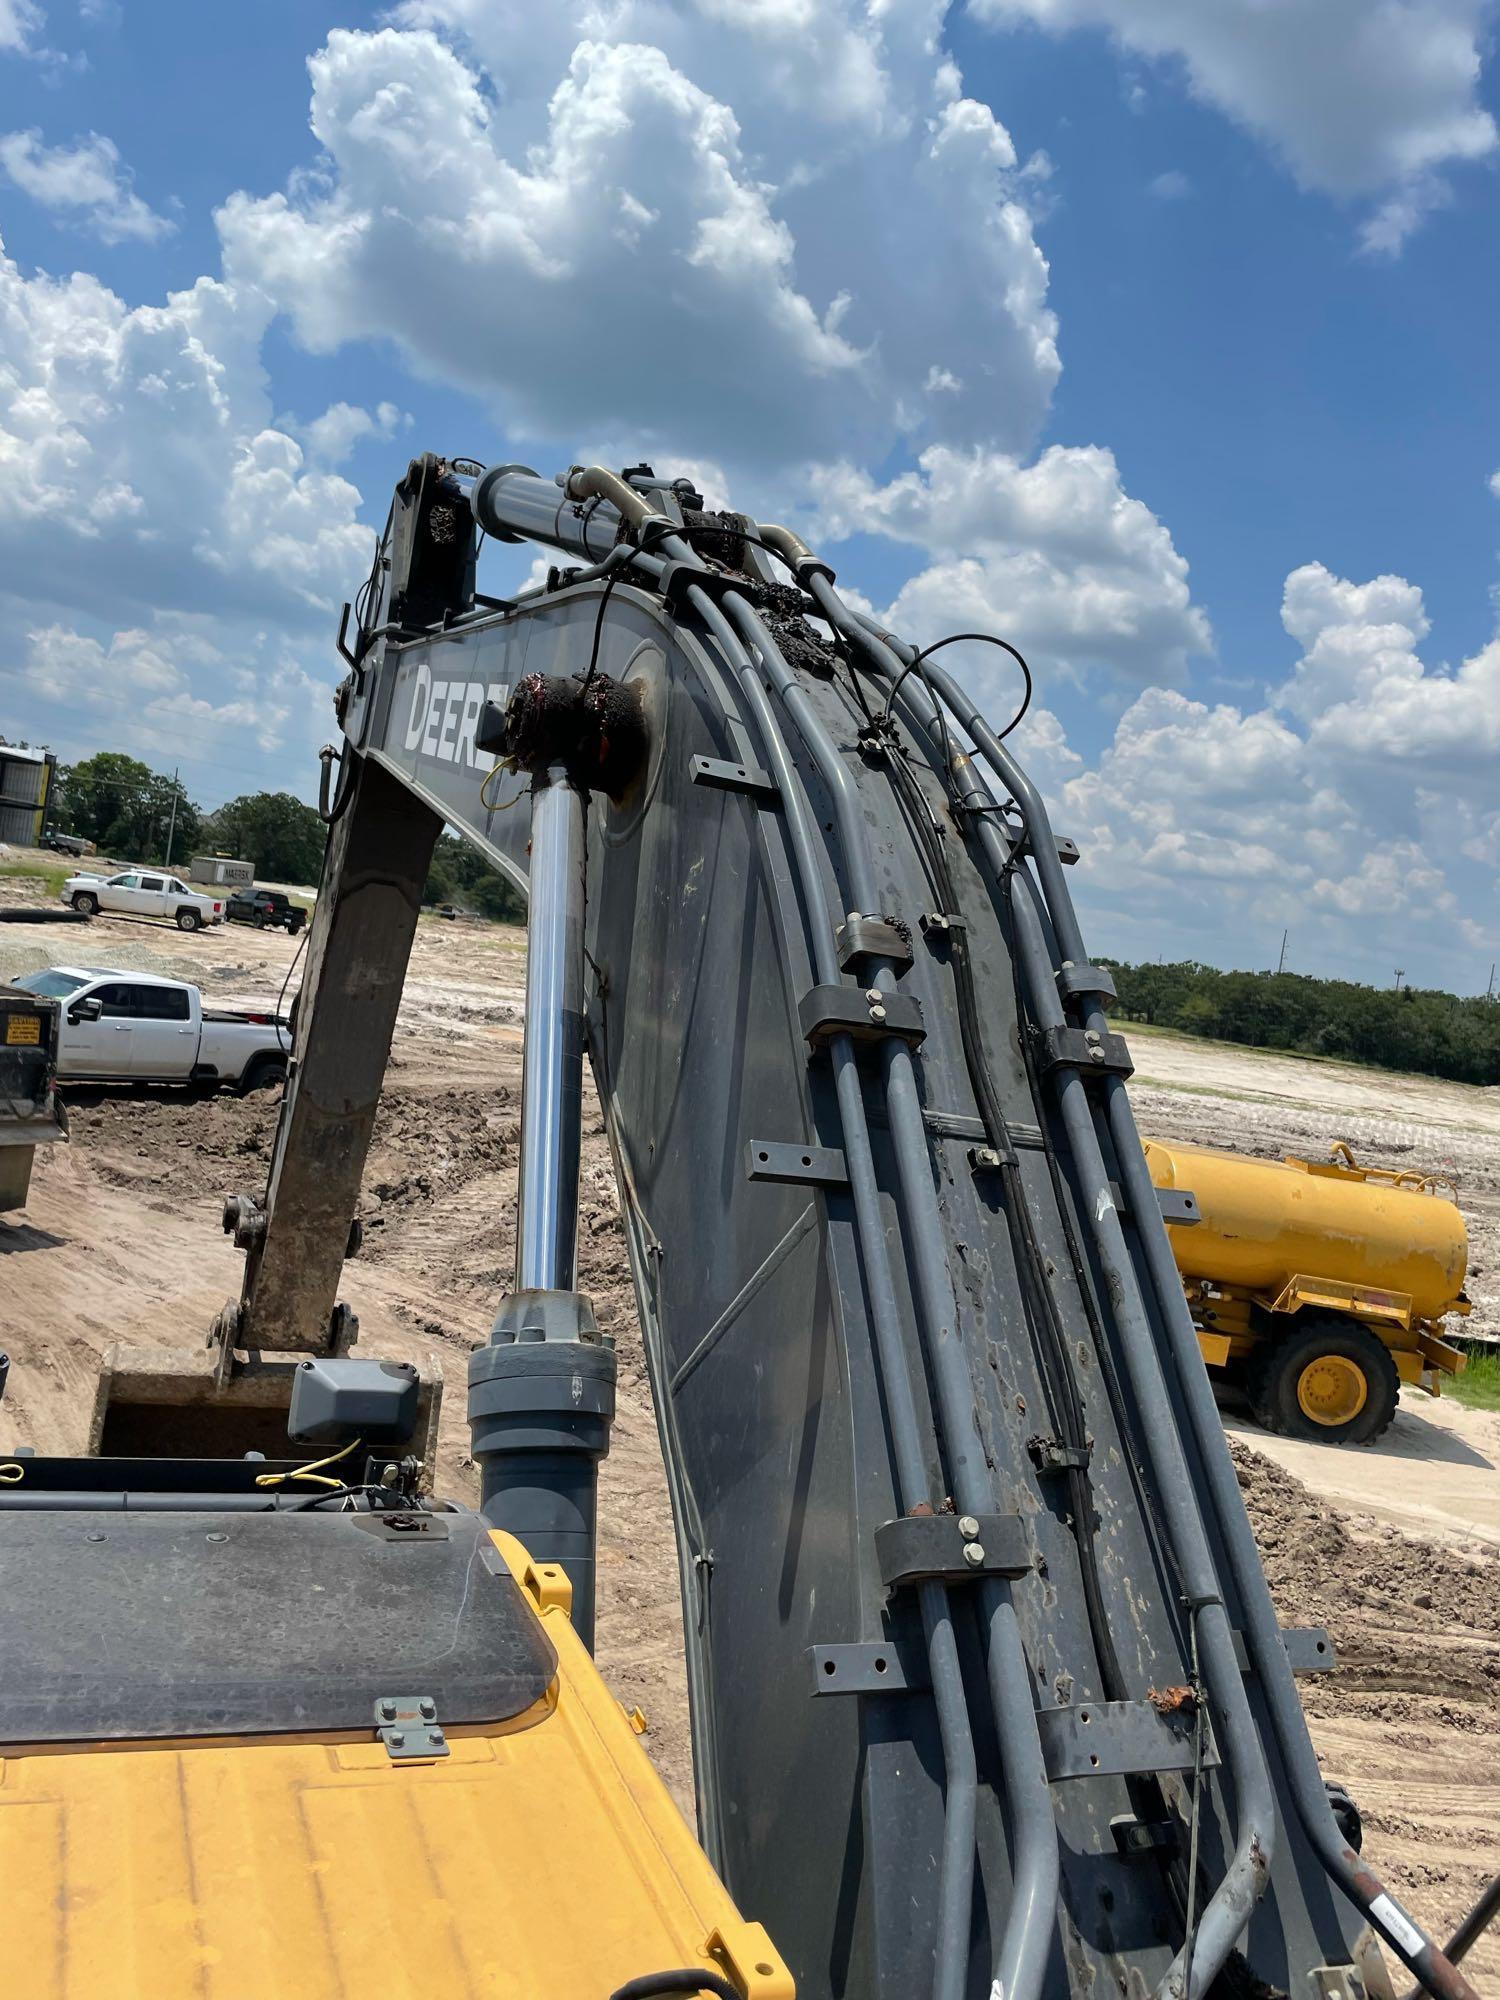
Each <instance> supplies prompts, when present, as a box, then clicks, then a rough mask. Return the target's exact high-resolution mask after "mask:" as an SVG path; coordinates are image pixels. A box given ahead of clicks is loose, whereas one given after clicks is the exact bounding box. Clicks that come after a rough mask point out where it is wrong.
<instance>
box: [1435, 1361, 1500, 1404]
mask: <svg viewBox="0 0 1500 2000" xmlns="http://www.w3.org/2000/svg"><path fill="white" fill-rule="evenodd" d="M1464 1351H1465V1353H1466V1354H1467V1355H1468V1357H1469V1365H1468V1367H1467V1368H1465V1369H1464V1370H1463V1372H1462V1373H1461V1374H1459V1375H1449V1376H1446V1377H1445V1378H1444V1381H1443V1394H1444V1395H1445V1396H1452V1397H1453V1398H1454V1399H1455V1400H1456V1401H1457V1402H1460V1403H1463V1404H1465V1405H1467V1407H1468V1408H1469V1409H1471V1410H1500V1347H1479V1346H1474V1347H1468V1348H1466V1349H1465V1350H1464Z"/></svg>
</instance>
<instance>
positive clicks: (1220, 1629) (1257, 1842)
mask: <svg viewBox="0 0 1500 2000" xmlns="http://www.w3.org/2000/svg"><path fill="white" fill-rule="evenodd" d="M811 584H812V586H813V596H814V599H815V601H817V602H818V603H819V606H820V608H822V609H824V610H825V612H826V613H827V615H829V616H830V617H831V618H833V619H834V622H835V623H836V625H837V627H838V629H840V630H842V631H844V632H845V633H846V634H847V635H848V636H851V637H855V638H856V639H858V638H859V636H860V633H857V632H851V631H850V629H849V628H850V623H851V621H850V619H849V615H848V614H847V613H844V615H843V616H837V614H838V613H843V612H844V607H843V606H842V605H840V604H839V603H838V601H837V599H836V597H835V595H834V593H833V591H832V589H831V587H830V586H829V585H828V584H827V581H826V579H824V578H821V577H817V576H814V577H812V578H811ZM819 585H821V586H822V587H821V588H819V587H818V586H819ZM861 631H863V628H861ZM865 650H867V651H868V652H869V653H870V655H871V657H872V658H873V659H874V660H875V663H876V664H877V666H878V667H879V668H880V670H881V671H882V672H885V673H887V674H889V673H890V671H891V665H890V663H891V659H892V654H893V653H894V657H895V659H896V660H897V661H900V662H902V664H904V663H905V662H904V661H903V660H902V656H903V654H905V653H906V652H907V651H908V650H909V649H907V648H905V647H902V646H900V645H899V643H897V644H895V645H894V646H890V647H888V646H887V645H883V644H881V643H880V642H879V639H875V640H874V642H873V643H871V644H869V645H867V646H866V648H865ZM898 671H899V668H898ZM934 678H935V677H934ZM962 719H963V720H964V721H965V726H966V727H969V728H970V732H971V734H976V738H977V732H976V731H975V730H974V729H973V727H972V725H971V724H970V723H969V722H968V719H967V718H962ZM939 727H940V725H939ZM997 747H998V744H997ZM1007 761H1008V762H1009V761H1010V760H1008V759H1007ZM1017 776H1018V778H1020V781H1021V783H1022V784H1026V783H1027V781H1026V780H1025V779H1024V777H1022V776H1021V774H1020V773H1019V772H1017ZM981 828H982V832H983V833H984V834H987V835H988V836H989V840H988V841H987V842H986V845H987V846H989V845H990V842H993V843H994V844H995V845H996V846H998V845H999V844H1000V841H999V835H998V833H997V832H996V830H995V829H994V828H993V827H991V826H989V825H988V824H987V823H985V822H984V821H981ZM1042 838H1043V836H1042V835H1041V834H1038V835H1036V836H1034V837H1033V842H1032V844H1033V847H1035V846H1036V845H1037V844H1038V842H1039V841H1040V840H1041V839H1042ZM1053 855H1054V859H1055V855H1056V849H1055V847H1054V848H1053ZM992 858H993V855H992ZM999 859H1000V862H1001V865H1003V863H1004V859H1005V856H1004V854H1003V852H1002V854H1001V856H1000V857H999ZM1021 879H1022V880H1023V881H1025V882H1026V884H1027V886H1028V887H1029V886H1030V882H1029V877H1025V876H1023V877H1022V878H1021ZM1016 907H1017V912H1018V914H1017V939H1016V942H1017V944H1018V945H1019V947H1020V948H1021V954H1022V969H1023V972H1024V974H1025V975H1026V979H1027V985H1028V988H1030V989H1031V997H1032V1004H1033V1009H1034V1011H1035V1012H1036V1014H1037V1018H1038V1023H1039V1025H1042V1026H1062V1025H1064V1024H1065V1016H1064V1014H1063V1010H1062V1007H1061V1004H1060V1002H1059V1001H1058V998H1057V993H1056V988H1055V985H1054V984H1053V981H1052V973H1051V960H1050V956H1049V955H1047V954H1046V947H1045V940H1044V938H1043V936H1042V933H1041V929H1040V924H1039V922H1036V913H1035V911H1031V912H1030V915H1031V917H1032V919H1033V922H1034V923H1035V933H1034V935H1032V934H1030V926H1028V925H1027V923H1026V921H1025V914H1026V913H1025V912H1023V911H1021V909H1020V906H1019V905H1017V906H1016ZM1037 946H1040V947H1041V950H1042V952H1043V956H1044V961H1045V962H1044V966H1043V967H1042V968H1041V969H1040V977H1039V968H1038V965H1037V963H1036V959H1035V947H1037ZM1079 957H1080V958H1082V957H1083V953H1082V949H1081V946H1080V948H1079ZM1059 1106H1060V1109H1061V1111H1062V1114H1063V1118H1064V1123H1065V1125H1066V1127H1067V1130H1068V1135H1069V1141H1070V1144H1071V1145H1072V1148H1073V1153H1074V1159H1075V1162H1076V1164H1077V1166H1078V1171H1079V1174H1080V1177H1081V1179H1082V1181H1083V1182H1084V1188H1083V1193H1084V1197H1085V1201H1084V1205H1085V1207H1087V1208H1088V1209H1089V1210H1090V1212H1091V1213H1090V1221H1091V1228H1092V1233H1093V1235H1094V1239H1095V1243H1096V1247H1097V1249H1098V1252H1099V1256H1100V1261H1101V1264H1102V1265H1103V1267H1104V1271H1105V1275H1106V1279H1107V1281H1108V1282H1109V1285H1110V1290H1111V1294H1112V1296H1114V1298H1115V1300H1116V1310H1117V1315H1118V1319H1119V1324H1120V1328H1121V1334H1122V1341H1123V1345H1124V1348H1125V1354H1126V1361H1127V1365H1128V1366H1129V1367H1130V1371H1131V1375H1132V1379H1133V1380H1134V1381H1135V1384H1136V1395H1137V1400H1138V1402H1139V1403H1140V1405H1141V1413H1142V1420H1143V1424H1144V1428H1145V1431H1146V1436H1147V1441H1148V1446H1149V1448H1150V1451H1151V1456H1152V1460H1153V1463H1154V1465H1155V1467H1156V1472H1157V1477H1158V1480H1159V1481H1160V1482H1161V1485H1162V1489H1163V1494H1162V1497H1163V1503H1164V1507H1165V1511H1166V1514H1167V1517H1168V1520H1169V1523H1170V1525H1171V1530H1172V1539H1173V1544H1174V1547H1175V1549H1176V1552H1177V1558H1178V1561H1179V1563H1180V1565H1181V1567H1182V1571H1183V1576H1184V1580H1185V1582H1186V1585H1187V1589H1188V1593H1189V1597H1190V1600H1191V1604H1192V1615H1193V1617H1194V1618H1195V1620H1196V1621H1197V1622H1198V1626H1199V1633H1200V1643H1201V1644H1202V1646H1203V1651H1204V1654H1205V1657H1206V1663H1207V1664H1208V1666H1209V1669H1210V1672H1209V1674H1208V1676H1207V1681H1208V1687H1209V1690H1210V1695H1211V1699H1212V1705H1213V1706H1214V1708H1215V1710H1216V1712H1217V1713H1218V1717H1219V1722H1220V1727H1221V1729H1222V1730H1223V1733H1224V1748H1225V1753H1226V1756H1227V1758H1228V1760H1229V1763H1230V1766H1231V1769H1232V1770H1233V1771H1234V1774H1235V1778H1236V1784H1237V1790H1238V1794H1239V1799H1240V1827H1239V1838H1238V1841H1237V1843H1236V1850H1235V1855H1234V1859H1233V1861H1232V1862H1231V1864H1230V1867H1229V1870H1228V1871H1227V1873H1226V1875H1225V1877H1224V1880H1223V1881H1222V1882H1221V1883H1220V1885H1219V1887H1218V1889H1217V1890H1216V1891H1215V1893H1214V1895H1213V1896H1212V1897H1211V1898H1210V1900H1209V1902H1208V1905H1207V1907H1206V1908H1205V1909H1204V1911H1203V1913H1202V1916H1201V1918H1200V1919H1199V1920H1198V1924H1197V1928H1196V1935H1195V1939H1194V1948H1193V1966H1192V1968H1191V1973H1190V1984H1189V1986H1188V1992H1189V1994H1190V1996H1194V2000H1195V1996H1197V1995H1199V1994H1201V1993H1202V1992H1203V1991H1204V1990H1206V1988H1207V1987H1208V1985H1210V1984H1211V1983H1212V1980H1213V1978H1214V1977H1215V1975H1216V1974H1217V1972H1218V1971H1219V1969H1220V1967H1221V1966H1222V1964H1223V1962H1224V1960H1225V1958H1227V1956H1228V1954H1229V1952H1230V1950H1231V1949H1232V1948H1233V1946H1234V1943H1235V1941H1236V1939H1237V1938H1238V1937H1239V1936H1240V1934H1241V1932H1242V1931H1243V1930H1244V1928H1245V1925H1246V1924H1247V1923H1248V1922H1249V1919H1250V1915H1251V1913H1252V1911H1253V1909H1254V1907H1255V1903H1256V1901H1257V1900H1258V1899H1259V1896H1260V1894H1261V1893H1262V1891H1263V1889H1264V1886H1265V1882H1266V1880H1267V1877H1268V1874H1269V1869H1270V1862H1271V1856H1272V1854H1273V1852H1274V1847H1275V1837H1276V1819H1275V1798H1274V1794H1273V1791H1272V1787H1271V1782H1270V1776H1269V1773H1268V1771H1267V1769H1266V1765H1265V1759H1264V1755H1263V1753H1262V1749H1261V1744H1260V1740H1259V1736H1258V1734H1257V1732H1256V1729H1255V1722H1254V1718H1253V1716H1252V1715H1251V1713H1250V1709H1249V1704H1248V1703H1247V1702H1246V1700H1245V1697H1244V1688H1243V1683H1242V1680H1241V1676H1240V1672H1239V1668H1238V1663H1237V1661H1236V1659H1235V1653H1234V1636H1233V1632H1232V1630H1231V1627H1230V1624H1229V1618H1228V1613H1227V1611H1226V1610H1225V1608H1224V1606H1223V1603H1222V1600H1221V1599H1220V1596H1219V1586H1218V1577H1217V1574H1216V1573H1215V1570H1214V1567H1213V1558H1212V1553H1211V1551H1210V1549H1209V1546H1208V1540H1207V1536H1206V1534H1205V1533H1204V1529H1203V1523H1202V1519H1201V1517H1200V1515H1199V1513H1198V1509H1197V1504H1196V1498H1195V1495H1194V1493H1193V1489H1192V1482H1191V1478H1190V1476H1189V1473H1188V1469H1187V1465H1186V1461H1185V1460H1184V1459H1183V1457H1182V1449H1181V1440H1180V1439H1179V1438H1178V1436H1177V1434H1176V1429H1175V1426H1174V1425H1173V1423H1172V1419H1171V1415H1170V1410H1169V1407H1168V1405H1167V1402H1166V1392H1165V1383H1164V1381H1163V1379H1162V1375H1161V1368H1160V1363H1159V1360H1158V1358H1157V1356H1156V1352H1155V1346H1154V1343H1153V1341H1152V1337H1151V1329H1150V1323H1149V1321H1148V1320H1147V1318H1146V1316H1145V1312H1144V1308H1143V1305H1142V1302H1141V1299H1140V1295H1139V1292H1138V1289H1137V1287H1136V1283H1135V1274H1134V1268H1133V1266H1132V1265H1131V1263H1130V1258H1129V1252H1128V1249H1127V1246H1126V1244H1125V1240H1124V1233H1123V1231H1122V1230H1121V1228H1120V1222H1119V1216H1118V1214H1117V1212H1116V1211H1115V1209H1114V1207H1113V1205H1112V1204H1111V1203H1110V1202H1109V1200H1108V1188H1109V1176H1108V1172H1107V1170H1106V1168H1105V1165H1104V1159H1103V1154H1102V1152H1101V1151H1100V1148H1099V1139H1098V1134H1097V1131H1096V1130H1095V1127H1094V1122H1093V1112H1092V1109H1091V1107H1090V1105H1089V1102H1088V1097H1087V1092H1086V1090H1085V1087H1084V1084H1083V1080H1082V1078H1081V1076H1079V1075H1078V1074H1077V1073H1076V1072H1071V1073H1067V1074H1065V1075H1064V1076H1063V1077H1062V1079H1061V1080H1060V1088H1059ZM1143 1163H1144V1162H1143ZM1090 1183H1092V1185H1090ZM1152 1199H1153V1201H1154V1199H1155V1197H1154V1195H1153V1196H1152ZM1183 1975H1184V1968H1183V1967H1182V1965H1181V1963H1180V1955H1179V1959H1178V1960H1174V1962H1173V1965H1172V1967H1171V1969H1170V1970H1169V1972H1168V1974H1167V1978H1166V1980H1165V1981H1164V1982H1163V1989H1162V1990H1163V1991H1164V1992H1166V1993H1168V1994H1177V1993H1180V1992H1181V1991H1182V1990H1183Z"/></svg>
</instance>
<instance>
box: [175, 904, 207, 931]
mask: <svg viewBox="0 0 1500 2000" xmlns="http://www.w3.org/2000/svg"><path fill="white" fill-rule="evenodd" d="M177 928H178V930H180V931H201V930H202V928H203V919H202V917H200V916H199V914H198V912H197V911H196V910H189V909H181V910H179V911H178V912H177Z"/></svg>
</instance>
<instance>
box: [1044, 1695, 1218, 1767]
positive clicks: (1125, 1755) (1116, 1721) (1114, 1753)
mask: <svg viewBox="0 0 1500 2000" xmlns="http://www.w3.org/2000/svg"><path fill="white" fill-rule="evenodd" d="M1036 1726H1037V1733H1038V1735H1039V1736H1040V1737H1041V1740H1042V1755H1043V1757H1044V1758H1045V1760H1046V1765H1047V1778H1048V1782H1049V1783H1051V1784H1054V1785H1057V1784H1061V1783H1062V1781H1063V1780H1064V1779H1065V1778H1130V1777H1136V1776H1139V1775H1143V1774H1149V1773H1151V1772H1153V1771H1190V1770H1191V1769H1192V1768H1193V1731H1194V1726H1195V1719H1194V1716H1193V1714H1192V1712H1191V1711H1188V1710H1182V1711H1180V1712H1179V1713H1178V1714H1176V1715H1163V1714H1162V1713H1161V1712H1160V1711H1159V1710H1158V1709H1156V1708H1154V1707H1153V1706H1152V1704H1151V1703H1150V1702H1149V1701H1081V1702H1077V1703H1074V1704H1071V1705H1070V1706H1069V1707H1067V1708H1039V1709H1038V1710H1037V1712H1036ZM1218 1761H1219V1753H1218V1751H1217V1750H1216V1749H1215V1748H1214V1746H1213V1740H1212V1738H1211V1737H1210V1739H1209V1741H1208V1742H1207V1743H1206V1744H1205V1745H1204V1752H1203V1765H1204V1769H1205V1770H1210V1769H1212V1768H1213V1767H1214V1766H1215V1765H1216V1764H1217V1763H1218Z"/></svg>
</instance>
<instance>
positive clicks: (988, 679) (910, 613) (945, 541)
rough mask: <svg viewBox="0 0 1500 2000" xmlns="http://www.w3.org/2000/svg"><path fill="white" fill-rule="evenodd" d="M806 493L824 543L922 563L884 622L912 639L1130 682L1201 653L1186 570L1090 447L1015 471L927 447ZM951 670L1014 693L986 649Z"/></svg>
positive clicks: (1206, 638) (1049, 455)
mask: <svg viewBox="0 0 1500 2000" xmlns="http://www.w3.org/2000/svg"><path fill="white" fill-rule="evenodd" d="M814 497H815V502H816V507H817V516H818V533H819V535H820V536H822V537H823V538H824V539H832V540H842V539H844V538H846V537H848V536H850V535H853V534H856V533H863V534H875V535H884V536H888V537H891V538H893V539H895V540H898V541H902V542H908V543H911V544H914V545H915V546H917V547H919V548H921V549H922V550H924V551H925V552H926V553H927V554H928V555H929V556H930V557H931V558H932V560H931V562H930V563H929V564H928V565H927V566H926V567H925V568H923V569H921V570H919V571H918V572H917V574H916V575H915V576H913V577H912V578H911V579H910V580H909V581H908V582H907V583H906V584H905V585H904V587H903V588H902V590H901V591H900V593H899V594H898V596H897V598H896V600H895V602H894V603H893V604H892V605H891V607H890V609H889V612H888V614H887V615H888V616H889V619H890V622H891V624H892V625H893V626H894V627H895V628H896V629H897V630H898V631H901V632H905V633H909V634H911V635H912V636H913V637H915V638H916V639H918V640H920V641H922V642H923V643H927V642H930V641H931V640H933V639H937V638H940V637H942V636H944V635H945V634H946V633H949V632H956V631H966V630H967V631H972V630H975V629H978V630H981V631H989V632H994V633H997V634H999V635H1000V636H1002V637H1004V638H1007V639H1009V640H1010V641H1011V642H1012V644H1014V645H1017V646H1019V647H1020V649H1021V651H1022V652H1023V653H1025V654H1026V655H1027V657H1028V659H1030V661H1031V663H1032V665H1033V666H1034V667H1037V668H1039V669H1045V668H1047V667H1057V666H1061V667H1063V668H1065V669H1067V670H1069V671H1070V672H1072V673H1073V674H1075V675H1076V674H1079V673H1082V672H1083V671H1085V670H1087V669H1088V668H1090V667H1097V666H1105V667H1109V668H1112V669H1115V670H1117V671H1119V672H1120V673H1122V674H1124V675H1127V676H1128V677H1129V678H1131V679H1132V680H1134V681H1137V682H1139V681H1143V680H1157V681H1175V680H1179V679H1181V678H1182V675H1183V673H1184V671H1185V669H1186V666H1187V662H1188V661H1189V660H1190V659H1191V658H1192V657H1193V656H1195V655H1201V654H1205V653H1207V652H1209V651H1210V650H1211V647H1212V643H1213V640H1212V633H1211V631H1210V629H1209V624H1208V620H1207V618H1206V617H1205V615H1204V613H1203V611H1202V610H1201V609H1200V608H1199V607H1198V606H1197V605H1195V604H1194V602H1193V599H1192V593H1191V590H1190V588H1189V584H1188V567H1187V563H1186V562H1185V561H1184V560H1183V558H1182V556H1181V555H1180V554H1179V553H1178V551H1177V550H1176V548H1175V547H1174V546H1173V543H1172V537H1171V535H1170V534H1169V533H1168V531H1167V529H1166V528H1165V527H1164V526H1163V525H1162V523H1161V522H1160V521H1159V520H1158V519H1157V517H1156V516H1155V515H1154V514H1153V513H1152V512H1151V509H1150V508H1149V507H1147V506H1145V505H1144V504H1143V503H1142V502H1141V501H1139V500H1134V499H1132V498H1131V497H1130V495H1129V494H1128V493H1127V492H1126V491H1125V489H1124V486H1123V484H1122V482H1121V479H1120V473H1119V468H1118V466H1117V465H1116V464H1115V460H1114V456H1113V454H1112V453H1111V452H1109V451H1107V450H1105V449H1103V448H1102V447H1100V446H1097V445H1091V446H1087V447H1070V446H1064V445H1052V446H1050V447H1049V448H1048V449H1047V450H1046V451H1044V452H1043V453H1042V454H1041V456H1040V457H1039V458H1037V459H1036V460H1035V461H1033V462H1032V463H1030V464H1027V463H1024V462H1023V461H1021V460H1020V459H1018V458H1015V457H1013V456H1011V455H1008V454H1006V453H1003V452H995V451H986V450H978V449H976V450H970V451H959V450H956V449H954V448H952V447H950V446H947V445H934V446H931V447H930V448H929V449H928V450H926V451H924V452H923V453H922V455H921V458H920V461H919V466H918V469H917V470H916V471H914V472H908V473H903V474H901V475H900V476H899V477H897V478H895V479H893V480H890V481H889V482H887V483H886V484H884V485H882V484H880V483H879V482H877V481H876V480H874V479H872V478H871V477H870V475H869V474H868V473H866V472H863V471H861V470H860V469H859V468H857V467H855V466H851V465H848V464H841V465H838V466H833V467H826V468H823V469H821V470H820V471H819V472H817V473H816V474H815V475H814ZM957 657H958V656H957V655H956V654H955V660H956V659H957ZM964 665H965V671H966V672H968V673H970V674H971V675H973V676H977V677H978V678H977V679H976V682H975V685H976V688H978V687H981V686H982V687H983V688H984V689H985V690H988V689H990V688H994V689H995V691H996V696H997V699H1003V698H1004V697H1003V696H1002V695H1001V693H1000V690H1002V689H1005V688H1010V687H1012V686H1013V684H1014V671H1013V669H1011V668H1010V667H1008V666H1007V665H1006V664H1005V662H1004V661H1002V660H1000V659H999V656H998V655H996V654H994V653H993V652H992V651H990V650H988V649H986V650H985V651H984V652H983V653H981V652H980V651H979V649H975V648H971V649H967V652H966V655H965V658H964Z"/></svg>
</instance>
